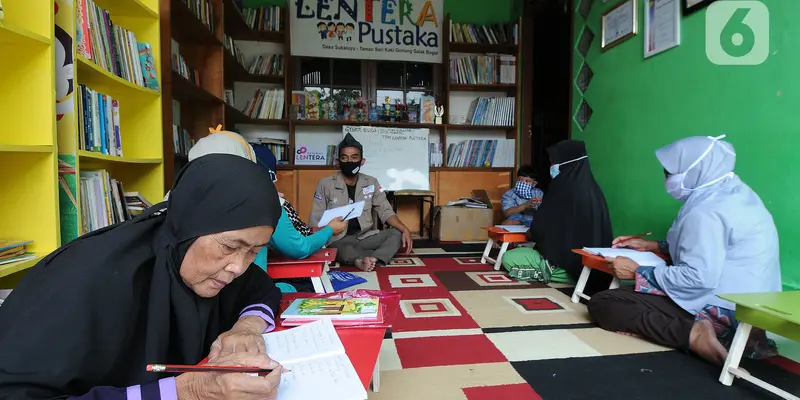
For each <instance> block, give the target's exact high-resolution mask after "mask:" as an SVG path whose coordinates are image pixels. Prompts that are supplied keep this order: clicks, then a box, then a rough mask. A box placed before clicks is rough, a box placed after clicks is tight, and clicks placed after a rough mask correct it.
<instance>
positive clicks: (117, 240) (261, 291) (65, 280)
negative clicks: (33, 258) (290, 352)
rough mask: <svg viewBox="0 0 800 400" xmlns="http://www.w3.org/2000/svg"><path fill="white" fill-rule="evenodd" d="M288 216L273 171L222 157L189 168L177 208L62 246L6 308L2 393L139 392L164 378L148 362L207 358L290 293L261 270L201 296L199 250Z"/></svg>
mask: <svg viewBox="0 0 800 400" xmlns="http://www.w3.org/2000/svg"><path fill="white" fill-rule="evenodd" d="M280 214H281V206H280V203H279V200H278V192H277V191H276V189H275V187H274V185H273V184H272V180H271V179H269V176H268V174H267V172H266V171H265V170H264V169H263V168H261V167H259V166H258V165H256V164H255V163H253V162H252V161H249V160H246V159H244V158H241V157H237V156H232V155H222V154H212V155H207V156H204V157H201V158H198V159H197V160H194V161H192V162H191V163H189V164H188V165H187V166H186V167H185V168H184V169H183V170H182V171H181V172H180V174H179V176H178V178H177V180H176V184H175V188H174V189H173V190H172V194H171V195H170V199H169V201H168V202H164V203H159V204H156V205H154V206H153V207H152V208H150V209H148V210H147V212H145V213H143V214H142V215H140V216H138V217H136V218H134V219H133V220H130V221H126V222H123V223H120V224H117V225H113V226H110V227H107V228H104V229H101V230H98V231H95V232H92V233H89V234H87V235H84V236H82V237H80V238H78V239H77V240H75V241H72V242H70V243H69V244H67V245H65V246H63V247H61V248H60V249H58V250H56V251H55V252H53V253H52V254H50V255H49V256H47V257H46V258H45V259H43V260H42V261H41V262H39V263H38V264H37V265H36V266H34V267H33V268H32V269H31V270H30V271H29V272H28V274H27V275H26V276H25V277H24V278H23V279H22V281H21V282H20V284H19V286H18V287H17V288H16V289H15V290H14V291H13V292H12V293H11V295H10V296H9V298H8V299H7V300H6V302H5V303H4V304H3V306H2V307H0V398H1V399H23V398H24V399H60V398H65V397H67V396H68V395H81V394H84V393H86V392H87V391H88V390H89V389H91V388H92V387H94V386H116V387H126V386H131V385H137V384H142V383H147V382H149V381H153V380H155V379H158V378H162V377H164V376H158V375H155V374H152V373H147V372H145V365H146V364H148V363H175V364H195V363H197V362H199V361H201V360H202V359H203V358H204V357H205V356H206V355H207V354H208V351H209V349H210V346H211V343H212V342H213V341H214V340H215V339H216V337H217V336H218V335H219V334H221V333H222V332H225V331H227V330H229V329H230V328H231V327H232V326H233V324H234V323H235V322H236V320H237V319H238V315H239V312H240V311H241V310H242V309H243V308H244V307H246V306H248V305H250V304H266V305H267V306H269V307H271V308H272V310H276V309H277V306H278V303H279V301H280V291H279V290H278V289H277V288H276V287H275V286H274V284H273V283H272V280H271V279H270V278H269V277H268V276H267V274H265V273H264V271H262V270H261V269H260V268H258V267H257V266H255V265H251V266H250V267H249V268H248V269H247V270H246V271H245V273H244V274H242V275H241V276H240V277H239V278H237V279H235V280H234V281H233V282H231V283H230V284H229V285H228V286H226V287H225V288H224V289H223V290H222V291H221V292H220V293H219V294H218V295H217V296H216V297H214V298H210V299H204V298H201V297H199V296H197V295H196V294H195V293H194V292H193V291H192V290H191V289H189V287H188V286H186V284H185V283H184V282H183V280H182V279H181V277H180V274H179V268H180V265H181V262H182V260H183V257H184V255H185V254H186V251H187V249H188V248H189V245H190V244H191V243H193V242H194V241H195V240H196V239H197V238H198V237H199V236H203V235H208V234H213V233H219V232H225V231H231V230H238V229H245V228H250V227H254V226H272V227H274V226H275V225H276V223H277V222H278V218H280Z"/></svg>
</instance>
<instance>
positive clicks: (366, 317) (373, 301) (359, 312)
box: [281, 297, 383, 326]
mask: <svg viewBox="0 0 800 400" xmlns="http://www.w3.org/2000/svg"><path fill="white" fill-rule="evenodd" d="M281 318H283V322H281V325H283V326H297V325H303V324H306V323H309V322H314V321H317V320H320V319H329V320H331V322H333V325H335V326H359V325H370V324H375V323H377V324H382V323H383V310H382V308H381V307H380V299H379V298H377V297H357V298H349V299H326V298H306V299H296V300H294V301H293V302H292V304H290V305H289V307H288V308H286V310H285V311H284V312H283V313H282V314H281Z"/></svg>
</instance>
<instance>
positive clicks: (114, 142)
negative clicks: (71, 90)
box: [78, 85, 122, 157]
mask: <svg viewBox="0 0 800 400" xmlns="http://www.w3.org/2000/svg"><path fill="white" fill-rule="evenodd" d="M78 139H79V140H78V148H79V149H81V150H87V151H92V152H96V153H101V154H106V155H111V156H120V157H121V156H122V137H121V136H120V125H119V102H118V101H117V100H114V99H113V98H111V96H109V95H106V94H103V93H100V92H98V91H96V90H94V89H92V88H90V87H87V86H86V85H78Z"/></svg>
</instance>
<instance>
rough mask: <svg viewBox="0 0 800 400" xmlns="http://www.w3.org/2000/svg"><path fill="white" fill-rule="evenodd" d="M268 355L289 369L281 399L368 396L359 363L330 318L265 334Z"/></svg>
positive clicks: (331, 399) (343, 399)
mask: <svg viewBox="0 0 800 400" xmlns="http://www.w3.org/2000/svg"><path fill="white" fill-rule="evenodd" d="M263 337H264V343H265V344H266V346H267V355H268V356H269V357H270V358H271V359H273V360H275V361H278V362H279V363H281V365H283V367H284V368H286V369H288V370H289V371H290V372H287V373H285V374H283V375H282V376H281V386H280V390H279V391H278V400H283V399H286V400H290V399H291V400H294V399H326V400H367V391H366V389H364V386H363V385H362V384H361V379H360V378H359V377H358V373H357V372H356V369H355V367H353V364H352V363H351V362H350V358H348V357H347V354H345V351H344V346H343V345H342V341H341V340H340V339H339V335H338V334H337V333H336V329H334V327H333V324H332V323H331V321H330V320H328V319H323V320H320V321H316V322H312V323H309V324H306V325H303V326H300V327H297V328H292V329H287V330H285V331H279V332H272V333H267V334H264V335H263Z"/></svg>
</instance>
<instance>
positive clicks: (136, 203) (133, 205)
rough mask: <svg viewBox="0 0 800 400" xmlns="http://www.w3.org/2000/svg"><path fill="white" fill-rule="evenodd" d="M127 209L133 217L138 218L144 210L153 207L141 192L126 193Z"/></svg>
mask: <svg viewBox="0 0 800 400" xmlns="http://www.w3.org/2000/svg"><path fill="white" fill-rule="evenodd" d="M124 196H125V207H126V208H127V209H128V213H130V215H131V216H137V215H139V214H141V213H142V212H144V210H146V209H148V208H150V207H152V206H153V204H151V203H150V202H149V201H147V199H146V198H145V197H144V196H142V195H141V194H140V193H139V192H125V193H124Z"/></svg>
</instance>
